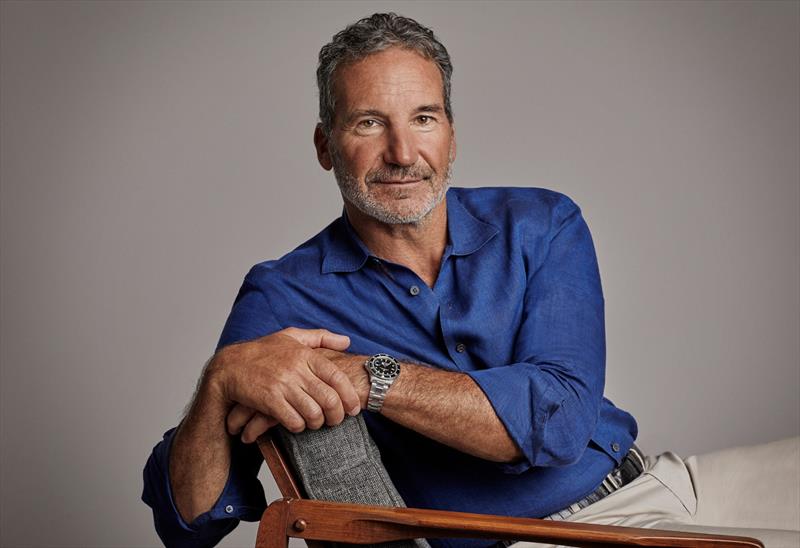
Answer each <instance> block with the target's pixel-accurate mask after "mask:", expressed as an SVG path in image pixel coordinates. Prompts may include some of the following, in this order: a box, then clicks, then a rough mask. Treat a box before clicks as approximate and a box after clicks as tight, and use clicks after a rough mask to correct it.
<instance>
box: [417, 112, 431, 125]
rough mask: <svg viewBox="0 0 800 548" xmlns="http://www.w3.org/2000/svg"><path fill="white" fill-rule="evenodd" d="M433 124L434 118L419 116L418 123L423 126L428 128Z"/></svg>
mask: <svg viewBox="0 0 800 548" xmlns="http://www.w3.org/2000/svg"><path fill="white" fill-rule="evenodd" d="M431 122H433V118H431V117H430V116H425V115H424V114H423V115H422V116H417V123H418V124H419V125H421V126H426V125H428V124H430V123H431Z"/></svg>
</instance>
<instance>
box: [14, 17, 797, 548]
mask: <svg viewBox="0 0 800 548" xmlns="http://www.w3.org/2000/svg"><path fill="white" fill-rule="evenodd" d="M388 9H393V10H396V11H398V12H400V13H404V14H407V15H410V16H412V17H416V18H418V19H419V20H420V21H422V22H423V23H425V24H428V25H430V26H432V27H433V28H434V29H435V30H436V31H437V33H438V34H439V36H440V37H441V39H442V40H443V41H444V43H445V44H446V45H447V47H448V48H449V50H450V52H451V54H452V56H453V60H454V63H455V75H454V83H453V85H454V91H453V93H454V96H453V100H454V108H455V115H456V126H457V131H458V142H459V157H458V161H457V162H456V169H455V179H454V180H455V184H457V185H460V186H479V185H491V186H494V185H534V186H545V187H549V188H553V189H557V190H560V191H562V192H565V193H567V194H568V195H570V196H572V197H573V198H574V199H575V200H576V201H577V202H578V203H579V204H580V205H582V207H583V209H584V213H585V216H586V218H587V220H588V222H589V225H590V227H591V228H592V231H593V234H594V237H595V240H596V245H597V250H598V254H599V259H600V266H601V271H602V276H603V281H604V285H605V293H606V300H607V323H608V367H609V369H608V389H607V392H608V395H609V396H610V397H611V399H613V400H614V401H615V402H616V403H617V404H618V405H620V406H622V407H624V408H626V409H629V410H630V411H631V412H632V413H633V414H634V415H635V416H636V417H637V418H638V420H639V424H640V429H641V436H640V440H641V445H642V446H643V447H645V448H646V449H647V450H649V451H650V452H653V453H655V452H660V451H664V450H668V449H669V450H675V451H677V452H679V453H681V454H684V455H689V454H692V453H698V452H705V451H709V450H714V449H718V448H722V447H726V446H730V445H734V444H749V443H756V442H763V441H767V440H771V439H775V438H779V437H785V436H790V435H797V434H798V432H799V431H800V403H798V398H799V396H798V392H799V390H800V367H799V366H798V363H799V362H800V342H799V340H800V335H799V334H800V166H799V164H798V161H799V160H798V156H799V155H798V150H799V149H800V142H799V141H800V135H799V134H800V108H799V105H798V97H799V96H800V89H799V88H800V75H799V73H798V71H799V70H800V69H799V68H798V67H800V53H798V52H799V51H800V30H799V27H800V24H799V20H800V4H799V3H797V2H785V3H767V2H754V3H748V2H718V3H701V2H674V3H672V2H666V3H660V2H641V3H635V2H628V3H602V2H586V3H570V2H566V3H545V2H537V3H507V4H496V3H492V4H488V3H477V2H476V3H465V4H459V3H454V2H444V3H406V2H390V3H387V2H370V3H334V2H322V3H310V2H309V3H211V2H208V3H161V2H159V3H148V2H132V3H124V2H97V3H79V2H64V3H47V2H30V3H16V2H3V3H2V33H1V34H2V44H1V46H2V65H1V67H2V90H1V93H0V99H1V102H2V113H1V115H2V124H1V125H2V134H1V135H0V137H1V142H2V148H1V149H0V151H1V152H2V156H1V158H0V159H1V160H2V162H1V164H2V210H1V211H0V220H1V221H2V225H1V227H0V229H1V234H2V242H1V243H2V245H1V246H0V249H1V251H2V273H1V280H0V281H1V282H2V285H1V286H0V287H1V289H2V333H1V334H0V336H1V337H2V341H1V342H2V354H1V357H2V431H1V433H2V466H1V467H0V474H2V476H1V478H0V479H1V480H2V507H1V508H2V521H1V522H0V531H1V532H2V539H1V540H0V544H2V545H3V546H87V547H88V546H152V545H155V544H157V542H158V540H157V537H156V536H155V534H154V532H153V529H152V525H151V517H150V514H149V510H148V509H147V508H146V507H145V506H144V505H143V504H142V503H141V502H140V501H139V495H140V492H141V470H142V467H143V465H144V463H145V460H146V458H147V456H148V454H149V453H150V450H151V447H152V446H153V445H154V444H155V443H156V442H157V441H158V440H159V439H160V437H161V434H162V433H163V432H164V431H165V430H166V429H168V428H169V427H171V426H173V425H174V424H175V423H176V422H177V421H178V419H179V416H180V413H181V411H182V409H183V407H184V405H185V404H186V402H187V401H188V399H189V397H190V395H191V393H192V390H193V387H194V383H195V380H196V378H197V375H198V372H199V370H200V368H201V366H202V364H203V363H204V361H205V360H206V359H207V358H208V356H209V355H210V353H211V352H212V350H213V348H214V345H215V343H216V338H217V336H218V334H219V331H220V329H221V328H222V325H223V322H224V320H225V317H226V315H227V312H228V310H229V308H230V305H231V303H232V300H233V298H234V296H235V294H236V291H237V289H238V287H239V284H240V282H241V279H242V276H243V275H244V273H245V272H246V271H247V269H248V268H249V267H250V265H251V264H253V263H255V262H258V261H261V260H264V259H267V258H271V257H277V256H279V255H281V254H283V253H285V252H286V251H288V250H290V249H291V248H293V247H294V246H295V245H297V244H299V243H300V242H302V241H304V240H305V239H307V238H308V237H310V236H312V235H313V234H315V233H316V232H317V231H318V230H320V229H321V228H322V227H324V226H325V225H326V224H327V223H328V221H329V220H331V219H332V218H333V217H335V216H337V215H338V214H339V212H340V208H341V205H340V198H339V195H338V191H337V188H336V185H335V184H334V181H333V179H332V177H331V175H330V174H329V173H326V172H323V171H322V170H321V169H320V168H319V166H318V165H317V163H316V160H315V156H314V152H313V147H312V143H311V136H312V130H313V128H314V123H315V121H316V110H315V107H316V91H315V86H314V68H315V63H316V54H317V52H318V49H319V47H320V46H321V45H322V44H323V43H324V42H326V41H327V40H328V39H329V38H330V36H331V35H332V34H333V33H334V32H336V31H337V30H339V29H340V28H342V27H343V26H344V25H345V24H347V23H349V22H351V21H353V20H355V19H357V18H359V17H361V16H364V15H367V14H369V13H371V12H373V11H379V10H388ZM266 481H267V483H268V484H269V480H266ZM269 489H270V492H269V494H268V496H269V497H270V498H274V497H275V496H276V492H275V490H274V488H273V487H271V486H270V487H269ZM254 536H255V526H253V525H248V526H243V527H240V530H239V531H238V532H237V533H236V534H235V535H234V536H232V537H230V539H229V540H228V541H226V543H225V545H226V546H240V545H245V546H246V545H251V544H252V541H253V539H254Z"/></svg>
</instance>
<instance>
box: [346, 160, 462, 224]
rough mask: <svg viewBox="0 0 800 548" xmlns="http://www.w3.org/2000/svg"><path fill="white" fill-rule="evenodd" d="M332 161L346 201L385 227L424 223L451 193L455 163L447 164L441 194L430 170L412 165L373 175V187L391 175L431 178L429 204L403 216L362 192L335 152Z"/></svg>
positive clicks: (370, 177) (399, 177)
mask: <svg viewBox="0 0 800 548" xmlns="http://www.w3.org/2000/svg"><path fill="white" fill-rule="evenodd" d="M331 159H332V163H333V173H334V176H335V177H336V183H337V184H338V185H339V191H340V192H341V193H342V198H344V200H345V201H347V202H348V203H350V204H352V205H353V206H355V207H356V209H358V210H359V211H360V212H361V213H363V214H364V215H368V216H369V217H372V218H373V219H376V220H378V221H380V222H382V223H385V224H390V225H400V224H420V223H422V222H423V221H424V220H425V219H426V218H427V217H428V215H430V213H431V211H433V210H434V208H436V206H438V205H439V204H440V203H442V200H444V197H445V195H446V194H447V189H448V188H450V175H451V168H452V165H453V162H452V160H451V161H450V162H448V164H447V171H445V173H444V176H443V180H442V184H441V186H440V188H439V190H438V191H437V190H436V181H435V180H434V179H435V178H437V174H436V173H433V172H432V171H430V170H429V171H424V170H421V169H419V168H415V167H413V166H412V167H410V168H394V169H387V170H383V171H381V172H378V173H374V174H371V176H369V177H368V178H367V184H369V181H370V180H376V179H379V178H380V177H383V176H384V175H385V174H386V173H387V172H388V173H391V175H392V176H393V177H396V178H398V179H405V178H417V177H427V179H426V183H427V184H428V185H429V186H430V187H431V190H432V192H431V195H430V198H429V199H428V201H427V203H424V204H422V205H420V207H419V208H418V209H417V210H416V211H409V212H407V213H405V214H403V213H401V212H397V211H392V210H391V209H389V208H387V207H386V206H385V205H384V204H383V203H381V202H379V201H377V200H375V199H374V197H373V196H371V195H370V194H369V193H367V192H364V191H362V190H361V188H360V187H359V182H358V179H356V177H354V176H353V175H352V174H351V173H348V172H347V171H346V170H345V169H344V167H343V166H342V162H341V160H340V158H339V156H338V155H337V154H335V153H334V151H331ZM387 178H388V177H387Z"/></svg>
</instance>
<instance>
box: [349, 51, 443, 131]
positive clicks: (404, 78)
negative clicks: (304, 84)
mask: <svg viewBox="0 0 800 548" xmlns="http://www.w3.org/2000/svg"><path fill="white" fill-rule="evenodd" d="M336 72H337V74H336V75H335V78H334V86H333V87H334V96H335V97H336V98H337V99H339V100H338V101H336V102H337V103H339V105H337V106H339V107H340V108H341V107H345V108H347V110H348V112H347V113H343V114H344V115H345V116H348V115H349V113H352V112H353V111H356V110H381V111H382V110H385V108H381V107H382V106H385V105H382V104H381V103H390V104H396V103H397V102H399V101H401V100H402V99H403V98H405V97H408V96H412V99H411V101H409V102H413V103H415V104H414V107H413V108H417V107H418V106H419V105H429V104H438V105H441V106H442V108H444V88H443V81H442V75H441V73H440V71H439V69H438V67H437V66H436V64H435V63H434V62H433V61H431V60H429V59H427V58H425V57H423V56H422V55H420V54H419V53H417V52H414V51H407V50H401V49H398V48H394V49H389V50H385V51H382V52H379V53H375V54H372V55H370V56H368V57H366V58H364V59H361V60H359V61H356V62H354V63H349V64H347V65H343V66H341V67H339V69H337V71H336ZM413 96H416V99H414V98H413ZM337 110H338V109H337Z"/></svg>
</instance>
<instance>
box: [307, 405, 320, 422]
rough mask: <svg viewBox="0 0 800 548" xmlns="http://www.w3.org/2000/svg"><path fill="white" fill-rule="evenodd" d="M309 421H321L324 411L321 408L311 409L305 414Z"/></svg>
mask: <svg viewBox="0 0 800 548" xmlns="http://www.w3.org/2000/svg"><path fill="white" fill-rule="evenodd" d="M304 415H305V417H306V419H307V420H309V421H312V422H317V421H321V420H322V418H323V413H322V409H320V408H319V407H316V406H315V407H313V408H310V409H309V410H308V411H306V412H305V413H304Z"/></svg>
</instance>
